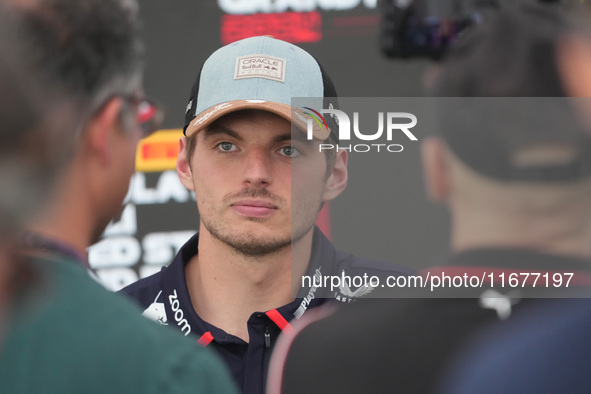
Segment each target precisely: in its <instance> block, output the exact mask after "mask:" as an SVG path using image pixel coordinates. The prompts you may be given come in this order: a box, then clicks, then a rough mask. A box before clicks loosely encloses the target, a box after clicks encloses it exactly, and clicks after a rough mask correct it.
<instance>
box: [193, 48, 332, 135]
mask: <svg viewBox="0 0 591 394" xmlns="http://www.w3.org/2000/svg"><path fill="white" fill-rule="evenodd" d="M336 96H337V94H336V91H335V88H334V85H333V84H332V81H331V80H330V78H329V77H328V76H327V75H326V74H325V73H324V71H323V70H322V67H321V66H320V64H319V63H318V62H317V61H316V59H314V57H312V55H310V54H309V53H308V52H306V51H304V50H303V49H301V48H299V47H297V46H295V45H293V44H290V43H288V42H285V41H281V40H278V39H275V38H272V37H268V36H260V37H251V38H246V39H243V40H240V41H236V42H234V43H232V44H229V45H226V46H224V47H222V48H220V49H218V50H217V51H215V52H214V53H213V54H212V55H211V56H210V57H209V58H208V59H207V60H206V61H205V63H204V64H203V67H202V69H201V72H200V73H199V76H198V77H197V79H196V81H195V84H194V85H193V89H192V91H191V97H190V99H189V103H188V105H187V110H186V113H185V128H184V133H185V135H186V136H187V137H190V136H192V135H194V134H196V133H198V132H199V131H200V130H203V129H204V128H205V127H207V126H208V125H209V124H211V123H212V122H214V121H215V120H216V119H219V118H220V117H222V116H224V115H226V114H228V113H230V112H235V111H240V110H244V109H258V110H264V111H269V112H272V113H274V114H277V115H279V116H281V117H283V118H285V119H286V120H288V121H291V122H294V123H295V124H296V125H297V126H298V128H300V129H301V130H306V128H307V124H308V123H307V119H308V118H309V113H307V111H305V110H304V109H303V108H292V98H302V97H304V98H310V100H306V101H305V102H306V107H307V108H308V109H310V108H312V109H315V110H316V111H320V109H321V108H329V107H331V106H332V107H337V105H336V100H337V99H336ZM294 114H295V115H296V116H293V117H292V115H294ZM327 119H330V118H329V117H327ZM312 123H314V122H312ZM326 126H327V127H324V126H319V125H316V124H314V125H313V126H312V127H313V133H312V134H313V136H314V138H316V139H319V140H325V139H326V138H328V136H329V134H330V131H331V128H332V129H334V130H336V127H335V128H333V127H334V126H333V125H331V124H327V125H326ZM331 126H333V127H331Z"/></svg>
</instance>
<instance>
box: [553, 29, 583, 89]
mask: <svg viewBox="0 0 591 394" xmlns="http://www.w3.org/2000/svg"><path fill="white" fill-rule="evenodd" d="M556 61H557V66H558V71H559V72H560V77H561V79H562V83H563V85H564V89H565V90H566V94H567V96H570V97H591V42H589V40H587V39H584V38H582V37H577V36H570V37H567V38H565V39H563V40H561V41H560V42H559V44H558V48H557V59H556Z"/></svg>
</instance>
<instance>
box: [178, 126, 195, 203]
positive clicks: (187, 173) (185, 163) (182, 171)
mask: <svg viewBox="0 0 591 394" xmlns="http://www.w3.org/2000/svg"><path fill="white" fill-rule="evenodd" d="M193 138H196V137H193ZM189 160H190V159H189ZM189 160H187V137H181V138H180V139H179V154H178V156H177V159H176V172H177V174H178V176H179V179H180V180H181V183H182V184H183V185H185V187H186V188H187V189H189V190H192V191H195V186H194V184H193V171H192V170H191V166H190V163H189Z"/></svg>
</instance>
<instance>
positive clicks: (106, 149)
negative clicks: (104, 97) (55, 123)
mask: <svg viewBox="0 0 591 394" xmlns="http://www.w3.org/2000/svg"><path fill="white" fill-rule="evenodd" d="M122 106H123V100H122V99H121V98H120V97H114V98H112V99H111V100H109V101H108V102H107V103H106V104H105V105H103V107H102V108H101V109H100V110H99V111H98V112H97V113H96V114H95V115H94V116H93V117H92V119H91V120H90V121H89V122H88V124H87V125H86V129H85V131H84V135H83V138H85V139H86V142H87V146H88V148H89V149H90V151H91V152H93V153H95V154H97V155H98V157H99V159H100V161H101V163H103V164H106V163H108V162H109V160H110V159H111V154H112V152H111V136H112V133H113V132H114V131H115V130H117V129H118V128H120V127H121V126H120V124H119V113H120V112H121V108H122Z"/></svg>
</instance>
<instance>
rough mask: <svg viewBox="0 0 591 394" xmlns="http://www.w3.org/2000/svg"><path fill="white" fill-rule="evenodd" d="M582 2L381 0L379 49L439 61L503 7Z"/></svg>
mask: <svg viewBox="0 0 591 394" xmlns="http://www.w3.org/2000/svg"><path fill="white" fill-rule="evenodd" d="M575 1H576V2H578V3H581V2H582V1H581V0H382V1H381V13H382V22H381V32H380V47H381V50H382V52H383V53H384V54H385V55H386V56H388V57H391V58H398V59H408V58H416V57H423V58H430V59H432V60H438V59H440V58H441V57H442V56H443V54H444V53H445V51H446V49H447V48H448V47H449V46H450V45H451V44H453V42H454V41H456V40H457V39H458V38H459V37H460V36H461V35H462V34H463V33H464V32H465V31H466V30H467V29H468V28H470V27H471V26H474V25H476V24H478V23H481V22H482V21H483V20H485V19H486V17H487V15H489V13H491V12H495V10H496V9H498V8H499V7H502V6H503V5H504V4H515V3H536V2H542V3H564V4H568V3H572V2H575Z"/></svg>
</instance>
